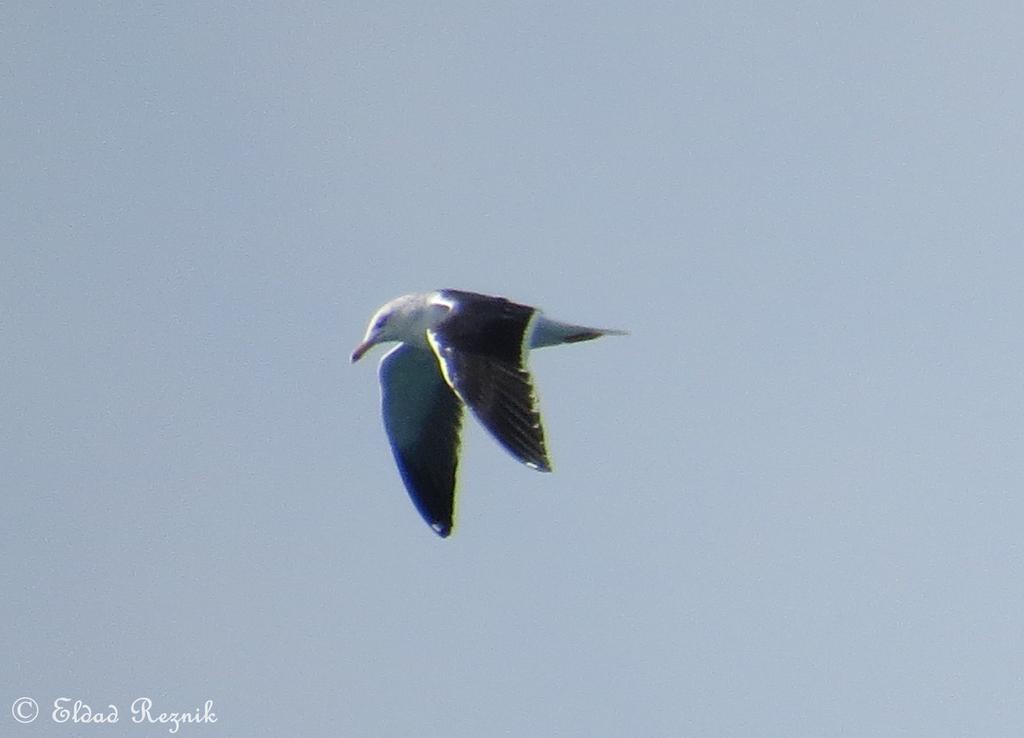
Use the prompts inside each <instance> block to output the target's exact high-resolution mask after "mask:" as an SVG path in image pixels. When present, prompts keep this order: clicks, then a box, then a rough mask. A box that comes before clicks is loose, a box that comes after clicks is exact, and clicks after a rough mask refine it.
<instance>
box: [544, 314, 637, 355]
mask: <svg viewBox="0 0 1024 738" xmlns="http://www.w3.org/2000/svg"><path fill="white" fill-rule="evenodd" d="M627 333H628V331H620V330H616V329H614V328H590V327H588V326H585V325H573V324H572V323H562V322H560V321H558V320H552V319H551V318H548V317H546V316H544V315H538V316H537V319H536V321H534V325H533V332H532V333H531V334H530V348H542V347H544V346H557V345H559V344H561V343H579V342H580V341H592V340H593V339H595V338H600V337H601V336H624V335H626V334H627Z"/></svg>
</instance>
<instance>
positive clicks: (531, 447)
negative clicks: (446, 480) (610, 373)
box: [427, 290, 551, 471]
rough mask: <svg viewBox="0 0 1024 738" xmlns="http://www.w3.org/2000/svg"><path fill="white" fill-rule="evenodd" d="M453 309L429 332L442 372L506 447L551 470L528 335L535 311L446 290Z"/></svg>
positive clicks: (513, 452)
mask: <svg viewBox="0 0 1024 738" xmlns="http://www.w3.org/2000/svg"><path fill="white" fill-rule="evenodd" d="M441 294H442V295H443V296H444V297H446V298H449V299H450V301H451V305H452V308H451V311H450V312H449V314H448V316H447V317H446V318H445V319H444V320H443V321H442V322H441V323H439V324H438V325H437V326H436V327H435V328H433V329H431V330H429V331H428V332H427V337H428V339H429V340H430V345H431V346H432V347H433V349H434V352H435V353H436V354H437V359H438V361H440V363H441V369H442V371H443V372H444V378H445V379H446V380H447V382H448V384H449V385H450V386H451V387H452V389H454V390H455V392H456V393H457V394H458V396H459V397H460V398H461V399H462V401H463V402H465V403H466V405H468V406H469V408H470V409H471V410H472V411H473V414H474V415H476V417H477V418H478V419H479V420H480V422H481V423H483V425H484V427H485V428H487V430H489V431H490V432H491V434H492V435H493V436H494V437H495V438H496V439H497V440H498V442H499V443H500V444H501V445H502V446H504V447H505V449H506V450H507V451H508V452H509V453H511V454H512V455H513V456H515V457H516V458H517V459H519V460H520V461H521V462H523V463H524V464H526V465H527V466H531V467H533V468H534V469H538V470H540V471H551V462H550V461H549V460H548V454H547V448H546V446H545V443H544V429H543V427H542V426H541V421H540V411H539V410H538V406H537V394H536V392H535V391H534V388H533V383H532V381H531V379H530V373H529V372H528V371H527V369H526V351H527V346H526V341H527V337H528V336H529V332H530V327H531V323H532V322H533V320H534V317H535V316H536V314H537V311H536V310H535V309H534V308H532V307H528V306H526V305H519V304H517V303H514V302H510V301H509V300H505V299H501V298H494V297H488V296H485V295H477V294H475V293H472V292H457V291H455V290H445V291H443V292H442V293H441Z"/></svg>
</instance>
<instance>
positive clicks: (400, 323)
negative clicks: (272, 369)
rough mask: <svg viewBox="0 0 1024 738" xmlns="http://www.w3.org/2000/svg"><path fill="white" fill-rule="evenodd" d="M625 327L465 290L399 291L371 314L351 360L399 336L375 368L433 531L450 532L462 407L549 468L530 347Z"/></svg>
mask: <svg viewBox="0 0 1024 738" xmlns="http://www.w3.org/2000/svg"><path fill="white" fill-rule="evenodd" d="M624 333H625V331H618V330H610V329H607V328H587V327H585V326H581V325H572V324H570V323H562V322H560V321H557V320H552V319H551V318H548V317H547V316H545V315H544V314H543V313H541V311H540V310H538V309H537V308H535V307H530V306H529V305H519V304H517V303H514V302H511V301H510V300H506V299H505V298H503V297H491V296H490V295H481V294H477V293H475V292H462V291H460V290H437V291H435V292H423V293H417V294H412V295H403V296H402V297H398V298H395V299H394V300H392V301H391V302H389V303H387V304H386V305H384V306H383V307H381V308H380V310H378V311H377V312H376V313H375V314H374V316H373V318H371V320H370V325H369V327H368V328H367V329H366V336H365V337H364V338H363V341H362V343H360V344H359V345H358V346H356V348H355V350H354V351H353V352H352V362H353V363H355V362H356V361H359V359H361V358H362V357H363V355H364V354H365V353H366V352H367V351H369V350H370V349H371V348H372V347H374V346H376V345H377V344H379V343H388V342H395V341H397V342H398V346H396V347H395V348H393V349H391V350H390V351H389V352H388V353H387V354H385V355H384V358H383V359H381V362H380V369H379V370H378V374H379V378H380V389H381V410H382V413H383V416H384V428H385V430H386V431H387V434H388V439H389V440H390V442H391V450H392V452H393V453H394V456H395V462H396V464H397V465H398V471H399V473H400V474H401V476H402V481H403V482H404V483H405V487H406V489H407V490H408V492H409V496H410V497H411V498H412V501H413V504H414V505H415V506H416V509H417V510H418V511H419V513H420V515H421V516H423V519H424V520H425V521H426V522H427V523H428V524H429V525H430V527H431V528H433V529H434V532H436V533H437V534H438V535H440V536H442V537H447V536H448V535H449V534H450V533H451V531H452V525H453V517H454V508H455V479H456V470H457V468H458V464H459V435H460V431H461V428H462V406H463V405H466V406H468V407H469V409H470V410H471V411H472V412H473V414H474V415H475V416H476V417H477V419H478V420H479V421H480V422H481V423H482V424H483V426H484V427H485V428H486V429H487V430H488V431H490V433H491V435H493V436H494V438H495V439H496V440H497V441H498V443H500V444H501V445H502V446H503V447H504V448H505V450H506V451H508V452H509V453H510V454H512V456H514V457H515V458H516V459H518V460H519V461H521V462H522V463H524V464H526V465H527V466H528V467H531V468H533V469H536V470H537V471H544V472H547V471H551V461H550V460H549V458H548V451H547V446H546V444H545V442H544V429H543V427H542V426H541V421H540V411H539V409H538V407H537V395H536V392H535V391H534V388H533V382H532V381H531V378H530V373H529V371H528V370H527V368H526V355H527V352H528V350H529V349H531V348H541V347H543V346H557V345H558V344H561V343H576V342H578V341H589V340H591V339H594V338H599V337H600V336H605V335H611V334H617V335H622V334H624Z"/></svg>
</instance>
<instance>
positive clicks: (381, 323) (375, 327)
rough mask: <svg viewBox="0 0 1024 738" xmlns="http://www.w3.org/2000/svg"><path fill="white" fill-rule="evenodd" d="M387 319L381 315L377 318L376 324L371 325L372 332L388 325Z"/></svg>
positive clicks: (386, 316)
mask: <svg viewBox="0 0 1024 738" xmlns="http://www.w3.org/2000/svg"><path fill="white" fill-rule="evenodd" d="M389 317H390V316H388V315H382V316H380V317H379V318H377V322H376V323H374V324H373V330H375V331H379V330H380V329H381V328H383V327H384V326H386V325H387V324H388V318H389Z"/></svg>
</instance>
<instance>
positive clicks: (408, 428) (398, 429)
mask: <svg viewBox="0 0 1024 738" xmlns="http://www.w3.org/2000/svg"><path fill="white" fill-rule="evenodd" d="M380 389H381V407H382V410H383V415H384V428H385V429H386V430H387V433H388V439H389V440H390V441H391V450H392V451H393V452H394V455H395V462H396V463H397V464H398V471H399V472H400V473H401V475H402V481H403V482H405V488H406V489H407V490H408V491H409V496H410V497H411V498H412V501H413V504H414V505H416V509H417V510H419V513H420V515H422V516H423V519H424V520H426V521H427V523H428V524H429V525H430V527H431V528H433V529H434V531H435V532H436V533H437V534H438V535H440V536H442V537H446V536H448V535H449V534H450V533H451V531H452V526H453V525H454V515H455V479H456V471H457V469H458V465H459V431H460V429H461V427H462V408H461V407H460V404H459V399H458V397H456V396H455V393H454V392H453V391H452V389H451V387H449V386H448V384H447V383H446V382H445V380H444V377H443V376H442V375H441V371H440V367H439V366H438V363H437V358H436V357H435V356H434V354H433V353H431V352H430V351H427V350H425V349H422V348H417V347H411V346H408V345H406V344H401V345H399V346H398V347H397V348H395V349H392V350H391V351H390V352H388V354H387V355H386V356H385V357H384V359H383V360H382V361H381V363H380Z"/></svg>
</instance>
